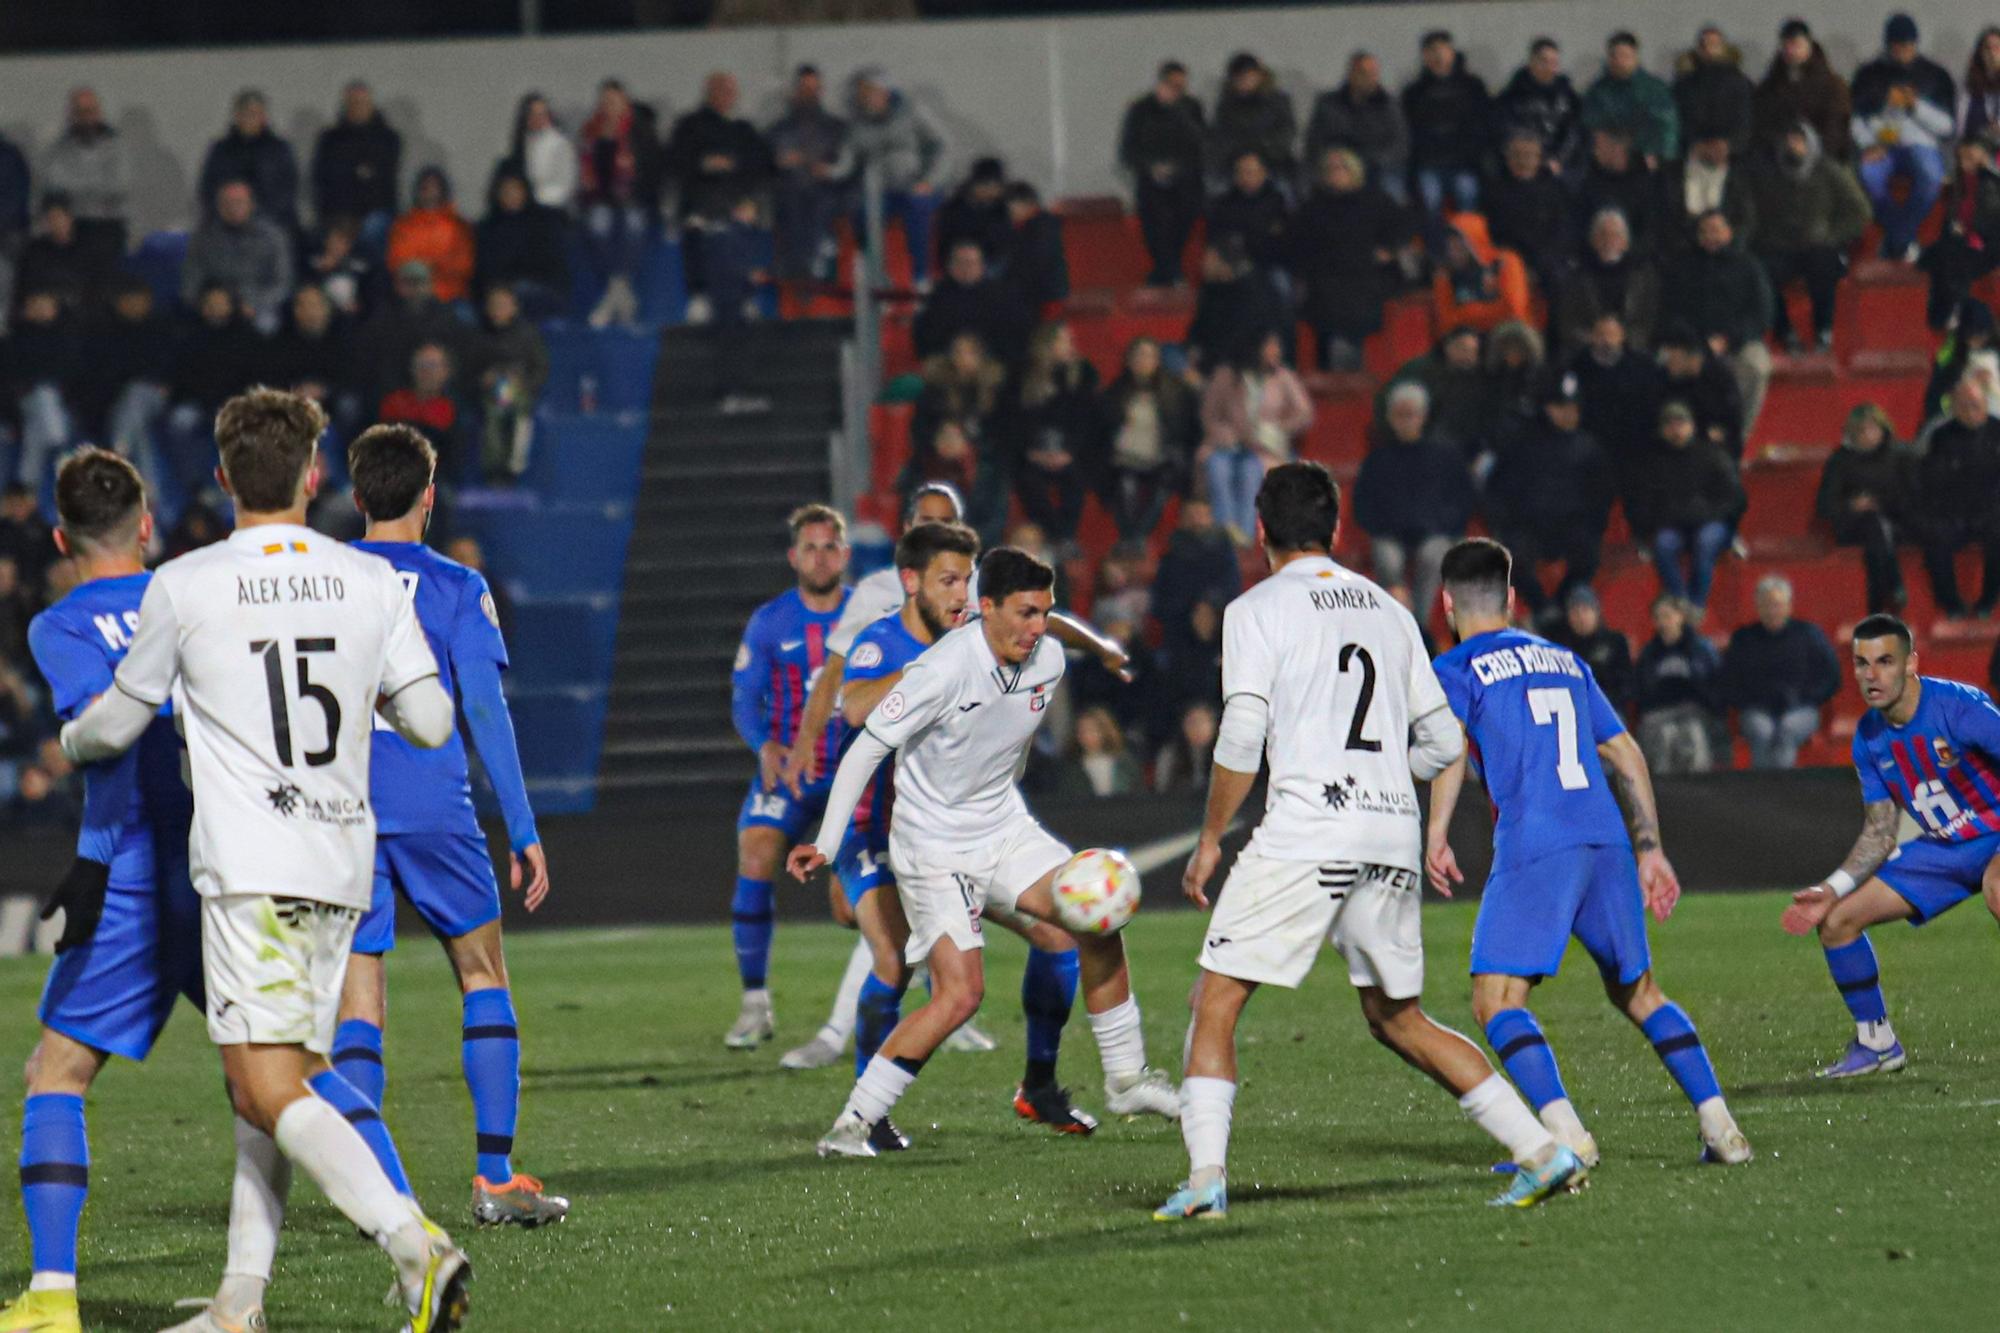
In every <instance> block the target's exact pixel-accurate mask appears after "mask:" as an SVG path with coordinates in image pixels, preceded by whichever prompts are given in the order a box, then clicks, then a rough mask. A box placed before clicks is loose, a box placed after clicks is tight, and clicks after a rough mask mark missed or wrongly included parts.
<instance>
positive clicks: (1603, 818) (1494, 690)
mask: <svg viewBox="0 0 2000 1333" xmlns="http://www.w3.org/2000/svg"><path fill="white" fill-rule="evenodd" d="M1513 564H1514V562H1513V558H1512V556H1511V555H1510V554H1509V553H1508V551H1507V548H1506V547H1504V546H1502V545H1500V544H1499V543H1498V542H1492V541H1487V540H1485V539H1483V538H1479V539H1474V540H1472V541H1464V542H1460V543H1459V544H1458V545H1456V546H1454V547H1452V549H1451V550H1450V551H1449V552H1447V553H1446V555H1445V558H1444V566H1443V569H1444V573H1443V577H1444V589H1445V593H1444V610H1445V615H1446V616H1447V617H1448V618H1449V619H1450V620H1451V623H1452V628H1453V629H1454V630H1455V631H1456V632H1457V634H1458V639H1459V643H1458V647H1456V648H1454V649H1452V650H1451V651H1450V652H1448V653H1446V654H1445V655H1444V656H1442V657H1440V658H1439V659H1438V661H1437V674H1438V679H1439V681H1440V682H1442V684H1443V685H1444V693H1445V697H1446V698H1447V699H1449V700H1450V701H1451V710H1452V712H1453V713H1454V714H1456V715H1457V718H1458V720H1459V722H1460V724H1461V725H1462V726H1463V727H1464V728H1465V731H1466V734H1468V735H1469V736H1470V737H1471V738H1472V742H1473V744H1474V745H1476V746H1477V747H1478V755H1479V758H1478V763H1479V768H1480V773H1481V775H1482V776H1483V778H1484V779H1485V782H1486V792H1487V796H1488V799H1489V800H1490V801H1491V802H1492V805H1493V808H1494V810H1495V811H1496V812H1497V817H1496V820H1495V823H1494V829H1493V870H1492V873H1491V874H1489V875H1488V876H1487V879H1486V888H1485V891H1484V892H1483V893H1482V895H1481V896H1480V899H1479V918H1478V920H1477V922H1476V923H1475V924H1474V925H1473V928H1472V1011H1473V1013H1474V1014H1475V1015H1476V1016H1477V1017H1478V1019H1479V1025H1480V1027H1481V1028H1482V1029H1483V1030H1484V1031H1485V1033H1486V1041H1487V1043H1488V1044H1489V1045H1490V1046H1492V1047H1493V1052H1494V1054H1496V1055H1498V1056H1499V1057H1500V1063H1501V1064H1502V1065H1503V1066H1505V1068H1506V1070H1507V1073H1508V1076H1509V1077H1511V1078H1512V1079H1513V1080H1514V1085H1515V1086H1516V1087H1518V1088H1519V1089H1520V1090H1521V1092H1522V1093H1523V1094H1524V1095H1525V1096H1526V1097H1527V1099H1528V1101H1529V1102H1530V1103H1531V1104H1533V1106H1534V1108H1535V1111H1536V1113H1537V1114H1539V1115H1540V1116H1541V1119H1542V1123H1543V1124H1544V1125H1546V1126H1548V1129H1549V1132H1550V1133H1552V1134H1554V1135H1555V1136H1556V1138H1557V1139H1559V1140H1561V1141H1562V1143H1563V1144H1564V1146H1566V1147H1568V1148H1569V1149H1570V1151H1572V1152H1574V1153H1575V1154H1576V1155H1577V1157H1578V1158H1580V1159H1581V1160H1582V1162H1583V1164H1584V1165H1585V1166H1586V1167H1595V1166H1596V1165H1597V1160H1598V1153H1597V1143H1596V1141H1595V1140H1594V1139H1592V1138H1591V1136H1590V1133H1589V1131H1588V1130H1586V1129H1585V1128H1584V1126H1583V1121H1582V1120H1581V1119H1580V1118H1579V1117H1578V1116H1577V1113H1576V1108H1575V1107H1574V1106H1573V1105H1571V1103H1570V1100H1569V1093H1568V1092H1567V1091H1565V1090H1564V1088H1563V1081H1562V1075H1561V1073H1560V1072H1558V1070H1557V1068H1556V1058H1555V1052H1554V1051H1552V1050H1551V1049H1550V1048H1549V1043H1548V1040H1547V1038H1545V1037H1544V1036H1543V1035H1542V1027H1541V1024H1540V1023H1539V1022H1537V1021H1536V1019H1535V1015H1534V1014H1533V1013H1532V1012H1530V1010H1529V1009H1528V994H1529V992H1530V991H1532V990H1533V989H1534V988H1535V986H1536V985H1537V984H1539V983H1540V982H1541V981H1542V980H1543V979H1544V978H1547V977H1552V976H1554V975H1555V974H1556V971H1557V969H1558V968H1560V967H1561V966H1562V956H1563V950H1564V949H1565V948H1567V947H1568V945H1569V941H1570V937H1571V936H1572V935H1574V936H1575V937H1576V938H1577V940H1578V941H1580V942H1581V943H1582V945H1583V947H1584V949H1585V950H1586V951H1587V952H1588V953H1589V954H1590V956H1591V959H1592V960H1593V961H1594V962H1595V963H1596V964H1597V970H1598V973H1599V974H1600V975H1601V976H1602V977H1603V979H1604V993H1605V995H1606V996H1607V997H1608V998H1609V999H1610V1001H1611V1004H1612V1007H1614V1008H1615V1009H1617V1010H1618V1011H1619V1012H1620V1013H1622V1014H1624V1015H1625V1016H1626V1017H1627V1018H1629V1019H1631V1020H1632V1023H1633V1025H1634V1026H1636V1027H1637V1028H1638V1029H1639V1030H1640V1031H1641V1032H1643V1033H1644V1034H1645V1035H1646V1040H1647V1041H1649V1042H1651V1043H1652V1045H1653V1050H1654V1052H1655V1053H1656V1054H1657V1055H1658V1056H1659V1057H1660V1062H1661V1063H1662V1064H1664V1065H1666V1067H1667V1072H1668V1073H1669V1074H1671V1075H1673V1079H1674V1082H1675V1083H1678V1084H1679V1085H1680V1089H1681V1091H1682V1092H1683V1093H1685V1094H1686V1095H1687V1099H1688V1101H1689V1103H1690V1104H1692V1105H1693V1107H1694V1109H1695V1116H1696V1118H1697V1119H1698V1120H1699V1121H1700V1125H1701V1142H1702V1160H1703V1161H1707V1162H1717V1163H1721V1164H1723V1165H1731V1166H1733V1165H1736V1164H1738V1163H1742V1162H1747V1161H1749V1160H1750V1156H1751V1154H1750V1143H1749V1141H1748V1140H1747V1139H1745V1138H1744V1137H1743V1132H1742V1131H1741V1130H1740V1129H1738V1128H1737V1127H1736V1120H1735V1118H1734V1117H1733V1116H1731V1115H1730V1114H1729V1107H1728V1106H1727V1104H1725V1103H1724V1102H1723V1100H1722V1088H1721V1087H1720V1085H1718V1084H1717V1083H1716V1080H1715V1069H1714V1067H1713V1066H1712V1065H1711V1064H1710V1063H1709V1060H1708V1052H1707V1051H1706V1050H1705V1049H1704V1048H1703V1047H1702V1044H1701V1037H1700V1035H1699V1034H1697V1033H1696V1032H1695V1029H1694V1022H1693V1020H1691V1019H1690V1018H1689V1017H1688V1016H1687V1013H1686V1012H1685V1011H1684V1010H1683V1009H1682V1008H1681V1007H1680V1006H1679V1005H1677V1004H1675V1003H1674V1002H1673V1001H1671V1000H1669V999H1668V998H1667V997H1666V996H1665V995H1663V994H1661V993H1660V987H1659V984H1658V983H1657V982H1655V981H1654V980H1653V973H1652V956H1651V950H1650V949H1649V948H1648V946H1647V943H1646V909H1647V908H1648V907H1650V908H1651V909H1652V912H1653V915H1654V916H1655V917H1657V918H1658V919H1660V920H1661V921H1665V920H1666V919H1667V917H1668V916H1670V915H1671V914H1672V913H1673V910H1674V903H1675V902H1676V901H1677V900H1678V899H1679V898H1680V893H1681V886H1680V881H1679V880H1678V879H1677V878H1675V876H1674V868H1673V866H1672V865H1670V864H1669V863H1668V861H1667V855H1666V853H1665V852H1664V851H1662V850H1661V849H1660V817H1659V810H1658V807H1657V806H1655V804H1654V802H1653V781H1652V777H1651V775H1650V774H1648V773H1647V771H1646V757H1645V756H1644V755H1643V754H1641V753H1640V752H1639V745H1638V743H1637V742H1636V741H1634V740H1633V739H1632V737H1631V735H1630V733H1628V732H1627V731H1626V730H1625V724H1624V723H1623V722H1621V721H1620V720H1619V718H1618V712H1617V710H1616V709H1614V708H1613V707H1612V706H1611V703H1610V701H1609V700H1607V699H1606V698H1605V697H1604V691H1603V690H1601V689H1600V688H1598V684H1597V680H1596V678H1595V677H1594V676H1592V675H1591V672H1590V667H1589V666H1588V665H1586V664H1585V663H1584V662H1583V661H1581V660H1580V659H1578V657H1577V656H1576V654H1574V653H1572V652H1570V651H1569V650H1568V649H1565V648H1558V647H1557V646H1555V645H1554V644H1552V643H1550V642H1548V641H1547V640H1546V639H1541V638H1538V637H1536V636H1535V635H1533V634H1528V633H1526V632H1524V631H1521V630H1517V629H1514V628H1512V619H1513V614H1514V591H1513V588H1512V586H1511V583H1510V578H1511V575H1512V572H1513ZM1468 762H1469V760H1468V757H1467V756H1464V755H1461V756H1460V757H1459V758H1458V759H1457V760H1456V761H1454V762H1453V763H1452V765H1451V766H1450V767H1449V768H1447V769H1445V771H1444V772H1442V773H1440V774H1438V776H1437V777H1436V778H1435V779H1434V780H1433V781H1432V782H1431V809H1430V833H1429V837H1428V838H1427V840H1426V843H1425V847H1424V865H1425V868H1426V870H1428V872H1429V874H1430V881H1431V887H1433V888H1435V889H1436V890H1437V891H1438V892H1439V893H1441V894H1443V895H1444V896H1445V897H1447V898H1449V897H1450V896H1451V886H1452V885H1453V884H1460V883H1463V882H1464V881H1465V876H1464V875H1463V874H1462V873H1461V872H1460V871H1459V868H1458V858H1457V857H1456V856H1455V855H1454V854H1453V852H1452V849H1451V843H1450V842H1449V841H1448V836H1449V833H1450V829H1451V815H1452V811H1453V810H1454V809H1456V808H1457V806H1458V797H1459V793H1460V791H1461V790H1463V788H1464V785H1465V773H1466V768H1467V766H1468ZM1607 770H1608V772H1609V775H1610V776H1609V778H1608V780H1607V777H1606V772H1607ZM1614 790H1615V791H1616V793H1617V795H1616V796H1614V795H1613V792H1614ZM1621 804H1622V805H1623V806H1624V814H1623V816H1622V817H1621V815H1620V812H1619V806H1620V805H1621ZM1628 824H1629V826H1630V827H1629V832H1628V828H1627V826H1628ZM1635 851H1636V852H1637V859H1636V861H1635V859H1634V855H1633V853H1634V852H1635Z"/></svg>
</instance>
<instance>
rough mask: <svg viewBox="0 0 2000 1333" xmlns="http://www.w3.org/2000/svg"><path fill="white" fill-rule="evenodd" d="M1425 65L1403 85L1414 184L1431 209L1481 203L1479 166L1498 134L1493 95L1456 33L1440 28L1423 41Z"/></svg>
mask: <svg viewBox="0 0 2000 1333" xmlns="http://www.w3.org/2000/svg"><path fill="white" fill-rule="evenodd" d="M1417 50H1418V54H1419V58H1420V59H1421V60H1422V62H1423V68H1422V70H1421V71H1419V72H1418V74H1417V77H1416V78H1415V79H1413V80H1411V81H1410V83H1409V84H1408V85H1407V86H1406V87H1405V88H1404V89H1403V120H1404V123H1406V124H1407V125H1408V126H1409V127H1410V181H1411V189H1412V191H1413V192H1414V193H1415V194H1416V196H1417V197H1418V198H1419V199H1420V200H1422V201H1423V205H1424V208H1425V209H1426V210H1427V211H1428V212H1431V213H1436V212H1438V211H1439V210H1441V209H1442V208H1443V207H1444V206H1445V203H1446V196H1447V195H1449V196H1450V203H1451V206H1452V207H1453V208H1456V209H1459V210H1462V211H1467V212H1469V211H1471V210H1472V209H1475V208H1478V207H1479V171H1480V167H1481V165H1482V164H1483V163H1484V161H1485V157H1486V146H1487V144H1488V143H1489V142H1490V141H1491V139H1492V125H1491V118H1492V98H1491V97H1490V96H1489V95H1488V93H1487V91H1486V84H1485V82H1484V81H1483V80H1481V79H1480V77H1479V76H1478V75H1476V74H1474V73H1472V72H1471V71H1470V70H1468V69H1467V68H1466V67H1465V57H1464V56H1463V55H1461V54H1460V53H1459V50H1458V47H1457V46H1456V45H1454V44H1453V42H1452V37H1451V34H1450V33H1448V32H1446V31H1445V30H1444V29H1442V28H1436V29H1433V30H1431V31H1430V32H1427V33H1425V34H1424V35H1423V39H1422V40H1421V42H1420V43H1419V44H1418V48H1417Z"/></svg>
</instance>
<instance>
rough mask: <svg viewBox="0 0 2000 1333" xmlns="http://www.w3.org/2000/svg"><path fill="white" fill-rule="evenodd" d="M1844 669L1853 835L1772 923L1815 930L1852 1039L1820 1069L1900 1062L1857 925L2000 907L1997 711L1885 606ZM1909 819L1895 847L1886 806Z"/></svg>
mask: <svg viewBox="0 0 2000 1333" xmlns="http://www.w3.org/2000/svg"><path fill="white" fill-rule="evenodd" d="M1854 678H1855V680H1856V681H1857V682H1858V683H1859V684H1860V686H1861V697H1862V698H1863V699H1864V700H1866V701H1867V703H1868V712H1867V713H1866V714H1865V715H1863V717H1862V719H1861V723H1860V725H1859V726H1857V727H1856V728H1855V729H1854V771H1855V772H1856V773H1857V774H1859V775H1860V777H1861V801H1862V805H1863V809H1864V814H1863V817H1862V822H1861V836H1860V837H1858V838H1856V839H1855V840H1854V850H1853V851H1851V852H1849V853H1848V854H1847V859H1846V860H1845V861H1843V862H1841V864H1840V869H1838V870H1836V871H1834V872H1833V873H1832V874H1831V875H1828V876H1827V877H1826V878H1825V879H1824V880H1822V881H1821V882H1820V883H1818V884H1816V885H1814V886H1813V887H1812V888H1809V889H1802V890H1800V891H1799V892H1798V893H1796V894H1794V895H1792V905H1791V906H1790V907H1788V908H1786V909H1785V915H1784V927H1785V929H1786V930H1788V931H1790V932H1791V933H1792V934H1794V935H1804V934H1805V933H1807V932H1808V931H1811V930H1815V929H1816V930H1818V931H1819V942H1820V947H1822V948H1823V949H1825V950H1826V967H1827V971H1829V972H1831V973H1832V974H1833V984H1834V985H1835V987H1837V988H1838V989H1839V991H1840V997H1841V999H1843V1000H1845V1001H1846V1002H1847V1011H1848V1012H1849V1013H1851V1014H1853V1015H1854V1029H1855V1035H1854V1040H1853V1041H1852V1042H1850V1043H1848V1047H1847V1053H1846V1054H1845V1055H1843V1056H1841V1058H1840V1059H1839V1060H1837V1061H1836V1062H1834V1063H1833V1064H1831V1065H1828V1066H1827V1067H1826V1068H1825V1069H1822V1070H1820V1071H1819V1075H1820V1077H1821V1078H1853V1077H1855V1076H1857V1075H1860V1074H1874V1073H1889V1072H1892V1071H1894V1070H1898V1069H1901V1068H1902V1067H1903V1065H1904V1064H1905V1063H1906V1062H1907V1059H1908V1057H1907V1056H1906V1055H1905V1054H1904V1052H1903V1045H1902V1043H1901V1042H1899V1041H1897V1040H1896V1031H1895V1029H1894V1028H1892V1027H1890V1026H1889V1010H1888V1006H1887V1005H1885V1004H1884V1003H1883V1001H1882V980H1881V974H1880V971H1879V970H1878V969H1877V967H1876V966H1875V949H1874V946H1872V945H1871V944H1869V942H1868V936H1867V934H1866V932H1867V930H1868V927H1870V926H1874V925H1879V924H1881V923H1882V922H1884V921H1903V920H1907V921H1908V922H1909V923H1910V924H1911V925H1915V926H1921V925H1923V924H1924V923H1925V922H1926V921H1929V920H1931V919H1932V918H1934V917H1936V916H1939V915H1940V914H1942V913H1944V912H1947V911H1949V910H1950V909H1952V908H1954V907H1956V906H1958V904H1960V903H1962V902H1964V901H1965V900H1966V899H1967V898H1970V897H1971V896H1972V895H1973V894H1975V893H1981V892H1983V893H1984V894H1985V897H1986V904H1987V906H1988V907H1989V908H1991V909H1992V910H1993V912H1994V914H1995V915H1996V916H2000V710H1996V709H1995V708H1994V706H1993V701H1992V700H1991V699H1989V698H1987V697H1986V695H1985V693H1983V692H1982V691H1980V690H1976V689H1974V688H1972V687H1971V686H1970V685H1961V684H1959V683H1958V682H1957V681H1955V680H1943V679H1941V678H1939V677H1937V676H1923V675H1919V674H1918V673H1917V654H1916V650H1915V648H1914V646H1913V644H1912V640H1911V638H1910V628H1909V626H1907V625H1905V624H1904V623H1903V622H1902V621H1900V620H1898V619H1896V617H1894V616H1888V615H1874V616H1869V617H1868V618H1867V619H1866V620H1863V621H1862V622H1861V623H1860V624H1858V625H1856V626H1855V627H1854ZM1898 806H1901V807H1902V808H1903V809H1904V810H1906V811H1908V812H1909V815H1910V818H1911V819H1913V820H1915V821H1916V823H1917V827H1918V829H1919V830H1920V831H1919V833H1918V835H1917V836H1916V837H1914V838H1912V839H1910V841H1908V842H1906V843H1904V844H1903V845H1902V847H1901V849H1900V850H1899V849H1898V848H1897V846H1896V832H1897V813H1896V811H1897V807H1898Z"/></svg>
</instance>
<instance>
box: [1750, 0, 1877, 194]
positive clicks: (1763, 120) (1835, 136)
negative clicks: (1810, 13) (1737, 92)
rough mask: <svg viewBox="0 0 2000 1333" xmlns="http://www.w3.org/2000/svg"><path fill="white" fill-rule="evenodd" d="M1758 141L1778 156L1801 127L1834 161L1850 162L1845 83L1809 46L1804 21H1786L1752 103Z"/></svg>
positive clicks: (1811, 44) (1815, 46)
mask: <svg viewBox="0 0 2000 1333" xmlns="http://www.w3.org/2000/svg"><path fill="white" fill-rule="evenodd" d="M1752 110H1753V117H1754V121H1753V123H1754V126H1755V131H1756V137H1757V139H1758V140H1759V142H1760V143H1761V144H1762V145H1763V146H1764V148H1765V149H1766V151H1768V152H1770V153H1772V154H1776V153H1777V152H1778V151H1779V149H1780V148H1781V147H1782V145H1783V142H1784V138H1785V136H1786V135H1787V134H1790V133H1791V132H1792V126H1794V125H1796V124H1798V123H1799V122H1800V121H1802V120H1803V121H1805V122H1806V123H1807V124H1808V125H1810V126H1812V127H1813V132H1814V133H1816V134H1818V135H1819V141H1820V144H1821V146H1822V147H1823V148H1824V149H1825V150H1826V152H1827V154H1828V155H1829V156H1831V157H1832V158H1834V159H1835V160H1836V161H1840V162H1846V161H1848V160H1850V159H1851V158H1852V157H1853V156H1854V135H1853V130H1852V127H1851V126H1850V124H1849V120H1850V118H1851V116H1852V108H1851V105H1850V103H1849V100H1848V93H1847V81H1846V80H1845V79H1843V78H1841V77H1840V76H1839V75H1838V74H1836V73H1834V72H1833V66H1832V65H1830V64H1828V63H1827V59H1826V51H1825V50H1824V49H1823V48H1822V47H1821V46H1820V44H1819V43H1818V42H1817V41H1815V40H1813V35H1812V29H1811V28H1810V27H1808V26H1806V21H1805V20H1804V19H1798V18H1792V19H1786V20H1785V22H1784V25H1783V26H1782V27H1780V28H1779V29H1778V52H1777V54H1776V55H1774V56H1772V57H1771V67H1770V69H1768V70H1767V71H1765V74H1764V81H1763V82H1762V83H1760V84H1758V85H1757V92H1756V95H1755V97H1754V98H1753V100H1752Z"/></svg>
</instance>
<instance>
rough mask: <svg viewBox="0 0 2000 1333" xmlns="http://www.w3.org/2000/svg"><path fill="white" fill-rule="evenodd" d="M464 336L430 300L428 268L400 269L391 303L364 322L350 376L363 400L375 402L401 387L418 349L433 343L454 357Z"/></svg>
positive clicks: (418, 264) (410, 265) (415, 264)
mask: <svg viewBox="0 0 2000 1333" xmlns="http://www.w3.org/2000/svg"><path fill="white" fill-rule="evenodd" d="M464 332H465V326H464V325H463V324H461V323H460V322H459V319H458V316H457V315H456V314H454V313H453V311H452V308H451V307H450V306H448V305H445V304H443V303H441V302H440V301H439V300H438V299H437V297H436V295H435V294H434V292H433V287H432V284H431V270H430V265H428V264H426V263H424V262H423V260H421V259H412V260H408V261H406V262H405V263H403V264H402V265H400V266H399V267H398V268H397V269H396V282H395V295H394V298H393V299H392V300H389V301H386V302H384V303H383V304H382V307H381V309H379V310H377V311H376V312H375V313H374V314H373V315H371V316H369V318H368V321H367V322H366V323H364V324H363V325H362V326H361V329H360V331H359V333H358V335H357V338H356V347H355V351H356V371H357V373H358V375H359V376H360V379H361V388H362V391H363V397H364V400H365V401H367V402H380V401H381V400H382V399H383V398H384V397H385V396H386V395H388V394H389V393H390V392H391V391H392V390H394V389H397V388H399V387H401V385H402V383H403V379H404V377H405V376H407V375H408V374H409V373H410V357H411V356H412V355H414V354H415V352H416V350H417V348H418V347H420V346H422V345H423V344H424V343H439V344H441V345H443V346H444V347H447V348H449V349H451V350H453V351H457V350H459V349H460V348H461V346H462V345H463V338H464Z"/></svg>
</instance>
